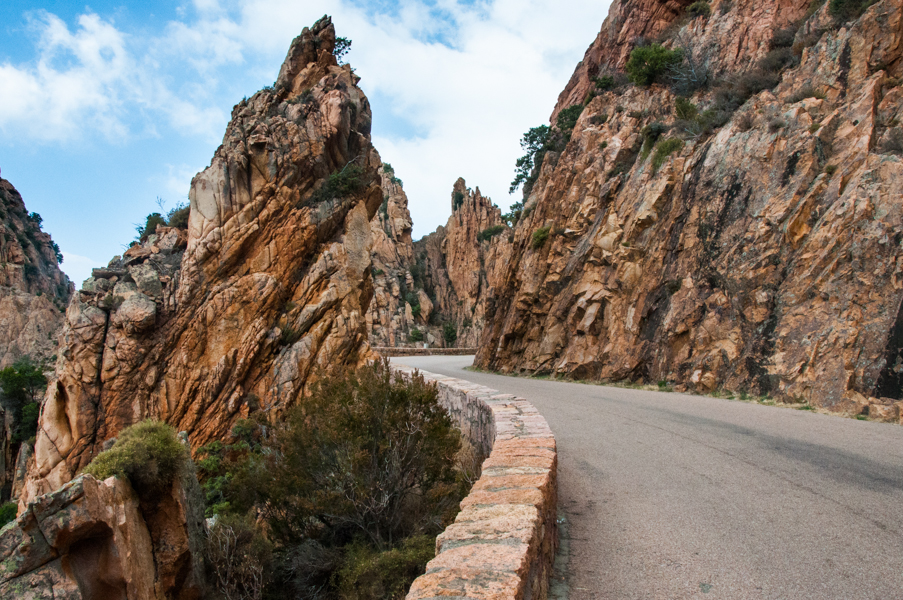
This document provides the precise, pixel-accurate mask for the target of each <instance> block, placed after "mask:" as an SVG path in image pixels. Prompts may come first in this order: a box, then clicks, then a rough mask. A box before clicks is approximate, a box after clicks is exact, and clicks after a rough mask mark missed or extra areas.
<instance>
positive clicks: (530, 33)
mask: <svg viewBox="0 0 903 600" xmlns="http://www.w3.org/2000/svg"><path fill="white" fill-rule="evenodd" d="M608 4H609V3H608V2H605V1H603V2H598V1H597V0H477V1H476V2H473V1H471V2H462V1H458V0H401V1H399V2H392V3H387V2H377V1H369V2H368V1H364V0H323V1H321V2H317V3H313V2H297V0H191V2H190V3H186V4H184V5H183V6H181V7H180V8H179V10H178V11H177V13H176V14H177V18H175V19H174V20H172V21H170V22H169V23H167V24H166V26H165V27H164V28H163V29H162V30H160V31H157V32H155V33H154V34H153V35H151V36H150V37H148V36H147V34H146V33H142V35H141V36H137V34H127V33H125V32H122V31H120V30H118V29H116V27H115V26H114V24H113V23H112V22H111V21H108V20H104V18H102V17H101V16H98V15H96V14H93V13H87V14H84V15H82V16H81V17H79V18H78V21H77V24H76V25H75V26H74V27H72V28H70V27H68V26H67V25H66V24H65V23H63V22H62V21H61V20H60V19H59V18H57V17H56V16H54V15H52V14H50V13H47V12H40V13H35V14H34V15H33V16H32V23H31V25H32V27H33V29H34V30H35V31H37V32H39V34H40V37H41V44H40V48H41V49H40V51H39V52H38V56H37V58H36V60H35V61H33V62H32V63H28V64H19V65H13V64H10V63H4V64H0V89H3V90H4V93H3V94H2V95H0V131H2V132H3V133H4V134H7V135H8V134H10V133H13V132H15V133H18V134H23V135H27V136H30V137H32V138H34V139H36V140H42V141H71V140H73V139H77V138H78V136H80V135H85V134H86V131H90V132H100V134H101V135H102V136H104V137H105V138H106V139H108V140H116V139H117V138H121V137H124V136H128V135H130V134H134V133H142V132H144V133H146V132H151V133H152V134H158V132H157V131H156V129H155V123H156V121H157V119H158V118H159V117H160V116H162V117H163V119H164V120H165V122H166V123H167V124H169V125H170V126H171V127H173V128H175V129H177V130H179V131H180V132H182V133H183V134H185V135H202V136H207V137H208V138H210V139H214V138H216V137H218V136H220V135H222V128H223V126H224V124H225V122H226V120H227V118H228V113H229V110H230V109H231V107H232V105H233V104H234V103H235V102H236V101H237V100H238V99H239V98H237V97H231V95H234V89H235V88H234V86H233V87H230V86H229V85H228V82H229V81H230V80H231V79H235V78H237V77H241V78H243V79H245V80H248V79H251V80H254V81H256V82H259V83H258V84H255V85H261V84H263V83H269V82H271V81H272V80H273V79H274V78H275V76H276V73H277V72H278V68H279V64H280V63H281V60H282V58H283V57H284V55H285V52H286V50H287V48H288V45H289V42H290V41H291V39H292V38H293V37H294V36H296V35H298V34H299V33H300V31H301V29H302V28H303V27H305V26H308V25H310V24H311V23H313V22H314V21H315V20H316V19H318V18H319V17H321V16H322V15H323V14H326V13H328V14H331V15H332V16H333V21H334V22H335V24H336V27H337V30H338V34H339V35H341V36H346V37H349V38H351V39H353V41H354V44H353V46H352V50H351V52H350V54H349V56H348V57H347V58H348V60H349V62H351V63H352V65H353V66H354V67H355V69H356V71H357V73H358V74H359V75H361V76H362V78H363V79H362V82H361V87H362V88H363V89H364V91H365V92H366V93H367V94H368V96H369V97H370V99H371V102H372V105H373V110H374V142H375V144H376V146H377V148H378V149H379V151H380V153H381V155H382V156H383V159H384V160H385V161H387V162H391V163H392V164H393V166H394V167H395V169H396V172H397V173H398V175H399V177H401V178H402V179H403V180H404V182H405V189H406V191H407V193H408V196H409V199H410V206H411V212H412V216H413V218H414V223H415V235H416V236H419V235H423V234H425V233H428V232H429V231H431V230H432V229H434V228H435V226H436V225H438V224H440V223H444V221H445V219H446V218H447V217H448V213H449V195H450V193H451V186H452V184H453V183H454V181H455V179H457V177H459V176H463V177H465V178H466V179H467V182H468V185H470V186H479V187H480V188H481V190H482V191H483V192H484V194H489V195H491V196H492V197H493V199H494V200H495V201H496V203H497V204H499V205H501V206H503V207H506V206H507V205H508V204H509V203H510V202H511V201H512V200H513V198H511V197H509V196H508V193H507V191H508V183H509V182H510V180H511V178H512V176H513V166H514V161H515V159H516V158H517V156H519V154H520V153H521V149H520V147H519V144H518V140H519V138H520V136H521V134H522V133H523V132H524V131H526V130H527V129H528V128H530V127H533V126H536V125H539V124H541V123H543V122H546V121H547V119H548V116H549V114H550V113H551V111H552V108H553V106H554V104H555V101H556V99H557V95H558V93H559V92H560V90H561V89H562V88H563V86H564V84H565V83H566V82H567V80H568V78H569V77H570V74H571V73H572V71H573V69H574V67H575V66H576V64H577V62H578V61H579V60H580V59H581V58H582V57H583V53H584V51H585V49H586V47H587V46H588V45H589V44H590V43H591V42H592V41H593V39H594V37H595V35H596V34H597V33H598V30H599V27H600V25H601V23H602V20H603V19H604V17H605V15H606V13H607V11H608ZM237 73H240V74H241V75H240V76H237ZM7 90H9V92H7ZM230 94H231V95H230ZM162 170H164V169H162V168H161V171H162ZM176 171H178V176H173V175H172V174H173V172H174V171H173V169H172V168H170V177H169V179H170V180H172V182H175V180H176V179H177V180H179V181H182V182H184V181H186V180H187V179H188V178H187V177H186V175H185V167H181V166H180V167H179V168H178V169H176Z"/></svg>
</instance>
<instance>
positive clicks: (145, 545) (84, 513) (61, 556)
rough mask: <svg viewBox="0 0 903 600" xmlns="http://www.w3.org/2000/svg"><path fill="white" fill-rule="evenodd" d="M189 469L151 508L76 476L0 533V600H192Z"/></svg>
mask: <svg viewBox="0 0 903 600" xmlns="http://www.w3.org/2000/svg"><path fill="white" fill-rule="evenodd" d="M199 494H200V487H199V486H198V483H197V480H196V479H195V476H194V472H193V469H189V472H187V473H186V474H185V476H184V477H182V478H181V479H178V480H176V482H174V483H173V485H172V486H171V489H169V490H167V491H166V492H164V493H163V494H162V495H161V497H160V498H155V499H154V501H153V502H150V501H148V499H141V498H139V497H138V495H137V494H136V493H135V490H134V489H132V487H131V485H129V483H128V482H127V481H125V480H122V479H117V478H114V477H111V478H110V479H107V480H106V481H98V480H96V479H94V478H93V477H91V476H90V475H82V476H80V477H77V478H76V479H74V480H73V481H71V482H69V483H68V484H66V485H65V486H63V487H62V488H60V489H59V490H57V491H55V492H52V493H50V494H46V495H44V496H40V497H38V498H36V499H35V500H34V501H33V502H31V503H29V504H28V506H27V508H26V509H25V511H24V512H22V514H20V515H19V518H18V519H16V521H15V522H13V523H10V524H9V525H8V526H7V527H5V528H4V529H3V530H2V531H0V598H20V599H22V600H27V599H35V600H37V599H39V598H47V599H60V598H65V599H67V600H126V599H128V600H170V599H172V600H198V599H200V598H203V597H204V592H205V582H204V567H203V555H204V543H205V537H204V531H205V530H204V527H205V525H204V519H203V513H202V512H201V513H198V512H197V509H196V508H195V506H197V505H199V504H200V503H201V502H202V500H201V499H200V498H198V496H199Z"/></svg>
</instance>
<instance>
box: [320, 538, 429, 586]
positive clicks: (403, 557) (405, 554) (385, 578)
mask: <svg viewBox="0 0 903 600" xmlns="http://www.w3.org/2000/svg"><path fill="white" fill-rule="evenodd" d="M435 555H436V540H435V538H433V537H430V536H428V535H417V536H413V537H410V538H407V539H406V540H404V541H403V542H402V543H401V544H400V545H399V546H398V547H396V548H392V549H390V550H385V551H383V552H380V551H378V550H374V549H373V548H371V547H369V546H367V545H366V544H360V543H357V544H352V545H351V546H349V547H348V548H347V549H346V552H345V556H344V559H343V561H342V566H341V567H340V568H339V569H338V571H337V572H336V574H335V581H336V584H337V585H336V587H337V588H338V591H339V596H340V597H341V598H342V599H343V600H371V599H374V600H375V599H385V600H396V599H397V600H402V599H403V598H404V597H405V594H406V593H407V591H408V588H410V587H411V584H412V583H413V582H414V580H415V579H417V577H419V576H420V575H422V574H423V572H424V570H425V569H426V563H428V562H429V561H430V560H432V558H433V557H434V556H435Z"/></svg>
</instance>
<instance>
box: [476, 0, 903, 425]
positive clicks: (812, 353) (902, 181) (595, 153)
mask: <svg viewBox="0 0 903 600" xmlns="http://www.w3.org/2000/svg"><path fill="white" fill-rule="evenodd" d="M689 4H690V2H689V1H686V2H685V1H683V0H681V1H680V2H674V1H669V2H659V1H657V0H624V1H622V2H616V3H613V6H612V9H611V13H610V15H609V18H608V20H607V21H606V22H605V24H604V25H603V27H602V31H601V33H600V34H599V37H598V38H597V39H596V41H595V42H594V43H593V45H592V46H591V47H590V49H589V50H588V52H587V55H586V58H585V59H584V61H583V62H582V63H581V64H580V65H579V66H578V67H577V69H576V71H575V73H574V76H573V77H572V79H571V81H570V83H569V84H568V86H567V88H566V89H565V91H564V92H563V93H562V95H561V97H560V99H559V104H558V106H557V107H556V109H555V113H553V116H557V114H558V113H559V112H560V111H561V110H562V109H564V108H565V107H569V106H571V105H573V104H577V103H582V102H584V101H586V102H587V104H586V106H585V108H583V111H582V114H581V115H580V117H579V119H578V121H577V124H576V127H574V129H573V133H572V135H571V136H570V139H569V141H567V144H566V146H565V147H564V148H563V149H562V150H561V152H560V154H559V153H558V152H550V153H549V154H547V155H546V157H545V159H544V161H543V163H542V166H541V169H540V171H539V173H538V179H537V180H536V181H535V184H534V185H533V186H532V189H531V190H530V192H529V194H528V196H527V197H526V198H525V211H524V215H525V216H524V217H523V218H522V219H521V220H520V221H519V223H518V224H517V227H516V230H515V232H514V248H513V252H512V253H511V260H510V267H509V268H508V270H507V272H506V273H505V274H504V276H503V278H502V279H503V282H502V283H500V284H499V285H498V286H496V291H495V293H494V294H493V297H492V298H491V299H490V300H489V301H488V307H489V310H488V312H489V314H490V318H489V319H488V321H487V326H486V330H485V332H484V335H483V338H482V340H481V344H480V346H481V347H480V351H479V354H478V356H477V364H478V365H479V366H481V367H485V368H491V369H496V370H501V371H505V372H512V371H518V372H536V373H552V374H560V375H565V376H570V377H576V378H583V379H596V380H598V379H612V380H623V379H629V380H635V381H639V380H642V381H646V382H657V381H663V380H667V381H669V382H672V383H677V384H679V385H681V386H686V387H687V388H690V389H693V390H697V391H701V392H708V391H712V390H714V389H717V388H726V389H730V390H735V391H749V392H753V393H758V394H770V395H772V396H775V397H777V398H780V399H784V400H796V401H805V402H809V403H811V404H812V405H815V406H820V407H825V408H828V409H831V410H836V411H845V412H851V413H860V412H863V411H871V412H873V413H875V414H884V413H887V414H888V415H890V416H889V417H888V418H894V414H893V413H894V412H895V411H894V410H892V408H891V405H892V403H893V401H894V399H899V398H900V397H901V384H903V366H901V365H903V356H901V348H903V333H901V332H903V313H901V299H903V248H901V242H903V239H901V233H900V227H901V223H903V205H901V190H903V158H901V154H903V131H901V128H900V125H901V121H903V102H901V99H903V88H901V86H900V83H901V79H900V77H901V75H903V61H901V56H903V45H901V44H903V2H901V0H881V1H879V2H876V3H875V4H873V5H872V6H871V7H869V8H868V9H867V10H865V12H864V13H863V14H862V15H861V16H858V17H854V18H851V19H850V20H848V21H842V20H840V19H838V18H836V17H835V16H834V15H832V14H831V13H830V6H831V3H830V2H828V3H825V4H824V5H821V6H819V5H818V3H814V4H810V1H809V0H765V1H763V2H754V3H744V2H728V1H727V0H721V1H719V2H713V3H712V4H711V6H710V8H711V12H710V14H709V15H708V16H701V17H698V18H693V19H690V18H684V17H682V16H681V15H683V14H685V13H684V9H685V7H686V6H687V5H689ZM810 8H811V9H812V10H810ZM813 11H814V12H813ZM810 13H811V14H810ZM639 36H646V37H647V38H648V41H655V38H656V37H657V36H658V39H659V40H660V41H661V42H662V43H663V44H664V45H665V46H666V47H671V48H676V47H679V48H681V49H683V51H684V56H685V57H690V58H692V59H693V64H694V65H696V66H697V67H698V66H702V67H704V68H705V69H706V70H707V74H708V77H709V78H710V80H709V82H708V85H704V86H702V88H701V89H698V90H697V91H695V92H692V95H691V97H690V98H689V100H690V101H691V102H692V103H693V105H694V106H693V109H694V110H698V113H699V114H700V115H703V117H700V118H698V119H697V118H695V115H692V114H690V115H688V114H686V112H687V111H684V114H676V97H675V94H674V91H672V88H671V87H666V86H664V85H660V84H653V85H651V86H649V87H639V86H634V85H629V84H626V82H625V83H624V84H623V85H621V84H619V82H618V80H617V75H616V74H617V72H618V69H620V68H622V67H623V66H624V65H625V61H626V59H627V57H628V56H629V54H630V51H631V49H632V48H633V47H634V45H635V44H637V43H638V41H639V40H637V38H638V37H639ZM776 60H777V61H779V64H777V65H775V64H774V62H775V61H776ZM769 61H771V64H769ZM780 61H784V62H780ZM687 64H688V62H685V63H684V65H685V66H686V65H687ZM766 70H767V71H769V72H772V73H774V74H775V80H774V81H773V82H772V83H773V87H772V85H767V86H764V88H763V89H761V91H759V92H758V93H754V94H752V95H751V97H749V98H748V100H746V101H745V102H744V103H742V105H740V106H739V108H738V109H737V110H736V111H735V112H732V113H728V115H727V116H726V117H725V118H724V119H723V120H722V122H721V123H716V124H715V125H708V126H701V124H704V121H705V118H707V117H708V116H710V115H717V114H718V111H719V110H720V105H719V102H722V103H723V101H724V100H723V97H724V95H725V93H729V92H730V90H732V89H733V90H736V89H737V88H738V87H740V86H742V85H746V84H748V83H749V82H750V81H751V80H752V79H753V78H756V77H759V78H761V77H762V73H763V72H764V71H766ZM606 74H611V75H613V76H614V78H615V84H614V89H609V90H602V89H601V88H597V89H595V90H594V89H593V88H595V87H596V81H595V80H594V79H593V78H595V77H600V76H604V75H606ZM684 106H685V107H686V105H684ZM710 109H711V111H712V112H708V113H707V112H706V111H708V110H710ZM654 123H660V124H661V125H662V126H663V127H662V128H660V131H661V135H660V137H659V138H658V141H657V142H656V141H655V137H654V135H650V134H649V132H650V129H652V128H650V129H646V130H645V132H644V128H647V127H649V126H650V125H652V124H654ZM666 142H667V144H666ZM644 146H645V147H644ZM541 228H548V229H546V231H547V232H548V234H549V237H548V239H547V240H546V241H545V242H544V243H542V244H536V243H534V240H535V238H534V233H535V232H536V231H537V230H539V229H541ZM870 406H873V407H884V408H886V409H887V410H880V409H879V408H871V409H870V408H869V407H870Z"/></svg>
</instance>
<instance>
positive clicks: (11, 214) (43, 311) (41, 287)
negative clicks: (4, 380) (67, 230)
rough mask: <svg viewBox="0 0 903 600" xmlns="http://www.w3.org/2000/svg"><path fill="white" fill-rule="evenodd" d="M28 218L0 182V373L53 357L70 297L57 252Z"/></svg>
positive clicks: (16, 195) (12, 191) (36, 222)
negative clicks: (28, 360) (23, 362)
mask: <svg viewBox="0 0 903 600" xmlns="http://www.w3.org/2000/svg"><path fill="white" fill-rule="evenodd" d="M32 215H33V216H30V215H29V213H28V211H27V210H26V208H25V203H24V202H23V201H22V196H20V195H19V192H17V191H16V188H14V187H13V186H12V184H11V183H10V182H8V181H6V180H5V179H0V369H2V368H5V367H8V366H10V365H11V364H13V363H14V362H16V360H18V359H19V358H21V357H23V356H29V357H30V358H32V359H34V360H35V361H37V362H42V361H44V360H46V359H49V358H50V357H51V356H53V355H55V354H56V352H57V339H56V338H57V333H59V330H60V328H61V327H62V325H63V311H64V309H65V306H66V303H67V302H68V301H69V296H70V294H71V284H70V283H69V278H68V277H66V275H65V274H64V273H63V272H62V271H60V268H59V264H58V262H57V256H56V252H58V251H59V248H58V247H57V246H56V244H55V243H54V242H53V240H52V239H51V238H50V234H47V233H44V232H43V231H41V225H40V217H38V216H37V215H35V214H34V213H32Z"/></svg>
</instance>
